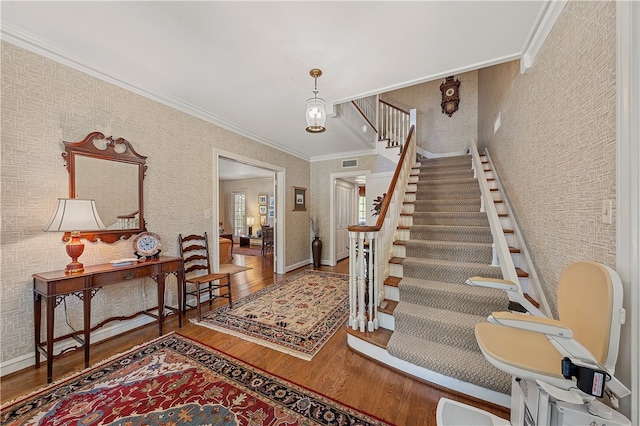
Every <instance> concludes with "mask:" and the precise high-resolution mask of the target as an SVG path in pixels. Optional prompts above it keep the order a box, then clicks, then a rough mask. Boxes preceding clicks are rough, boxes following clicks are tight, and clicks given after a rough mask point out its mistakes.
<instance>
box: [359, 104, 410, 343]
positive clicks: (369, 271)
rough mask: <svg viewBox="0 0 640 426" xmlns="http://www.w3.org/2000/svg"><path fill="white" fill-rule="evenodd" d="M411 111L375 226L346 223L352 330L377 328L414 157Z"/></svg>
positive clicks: (372, 329) (362, 330)
mask: <svg viewBox="0 0 640 426" xmlns="http://www.w3.org/2000/svg"><path fill="white" fill-rule="evenodd" d="M415 117H416V114H415V110H411V121H412V125H411V127H410V129H409V131H408V134H407V139H406V140H405V141H404V143H403V146H404V147H405V149H404V150H402V154H401V156H400V160H399V161H398V165H397V166H396V171H395V173H394V175H393V178H392V179H391V182H390V184H389V189H388V190H387V192H386V193H385V196H384V199H383V201H382V205H381V207H380V214H379V215H378V219H377V221H376V223H375V225H370V226H362V225H352V226H349V325H350V326H351V328H353V329H354V330H358V329H359V330H360V331H361V332H364V331H374V330H376V329H377V328H378V327H379V325H380V324H379V321H378V306H379V305H380V303H381V302H382V301H383V300H384V290H383V283H384V280H385V279H386V278H387V277H388V275H389V259H390V257H391V256H392V253H393V241H394V239H395V236H396V232H397V229H398V222H399V220H400V213H401V210H402V203H403V201H404V197H405V190H406V187H407V184H408V182H409V178H410V175H411V169H412V167H413V165H414V163H415V160H416V138H415Z"/></svg>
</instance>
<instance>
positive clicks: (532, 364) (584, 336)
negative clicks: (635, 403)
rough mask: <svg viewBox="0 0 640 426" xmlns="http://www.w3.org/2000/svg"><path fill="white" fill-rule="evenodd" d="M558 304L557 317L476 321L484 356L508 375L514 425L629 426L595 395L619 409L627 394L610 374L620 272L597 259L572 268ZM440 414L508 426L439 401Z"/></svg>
mask: <svg viewBox="0 0 640 426" xmlns="http://www.w3.org/2000/svg"><path fill="white" fill-rule="evenodd" d="M467 284H469V285H475V286H483V287H494V288H496V287H497V288H505V286H508V284H512V283H510V282H508V281H504V280H495V279H489V278H481V277H472V278H469V279H468V280H467ZM514 287H515V286H514ZM557 305H558V315H559V320H554V319H550V318H546V317H539V316H533V315H528V314H523V313H512V312H494V313H493V314H492V315H491V316H489V318H488V321H489V322H486V323H480V324H477V325H476V328H475V334H476V340H477V341H478V345H479V347H480V349H481V351H482V353H483V354H484V356H485V358H486V359H487V360H488V361H489V362H490V363H491V364H492V365H494V366H495V367H496V368H499V369H500V370H502V371H505V372H507V373H509V374H511V375H512V376H513V379H512V389H511V424H512V425H598V426H600V425H604V424H606V425H608V426H614V425H615V426H617V425H630V424H631V422H630V421H629V420H628V419H627V418H626V417H624V416H623V415H621V414H620V413H618V412H617V411H615V410H613V409H612V408H610V407H609V406H608V405H605V404H604V403H602V402H601V401H599V400H598V399H597V398H600V397H603V396H604V395H605V394H606V395H607V396H608V397H609V400H610V401H611V404H612V405H613V406H614V407H617V398H623V397H625V396H627V395H629V393H630V391H629V389H627V388H626V387H625V386H624V385H623V384H622V383H621V382H620V381H619V380H617V379H616V378H615V377H614V376H613V374H614V371H615V363H616V360H617V357H618V344H619V339H620V326H621V324H623V323H624V317H625V311H624V308H623V307H622V283H621V282H620V278H619V277H618V274H617V273H616V272H615V271H614V270H613V269H611V268H609V267H607V266H604V265H601V264H599V263H595V262H576V263H573V264H571V265H569V266H568V267H567V268H566V269H565V270H564V271H563V272H562V274H561V276H560V282H559V283H558V298H557ZM465 410H466V411H465ZM437 411H438V413H437V417H438V418H437V420H438V424H442V425H444V424H464V422H465V421H468V420H470V421H472V422H474V423H478V420H479V419H481V417H479V416H482V415H483V414H484V415H485V417H484V420H482V421H483V423H482V424H488V425H492V424H494V425H497V424H507V425H508V424H509V423H507V422H506V421H505V420H504V419H500V418H498V417H496V416H493V415H491V414H489V413H486V412H482V411H481V410H477V409H475V408H473V407H468V406H464V405H462V404H459V403H456V402H454V401H450V400H446V399H444V398H443V399H442V400H441V401H440V402H439V403H438V410H437ZM465 419H466V420H465ZM490 420H491V421H490ZM484 422H486V423H484Z"/></svg>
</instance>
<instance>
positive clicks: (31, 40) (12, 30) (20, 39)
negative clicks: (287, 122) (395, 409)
mask: <svg viewBox="0 0 640 426" xmlns="http://www.w3.org/2000/svg"><path fill="white" fill-rule="evenodd" d="M0 40H2V41H6V42H7V43H11V44H13V45H15V46H18V47H21V48H23V49H26V50H28V51H30V52H33V53H35V54H37V55H40V56H43V57H45V58H47V59H50V60H52V61H54V62H57V63H60V64H63V65H66V66H69V67H71V68H73V69H76V70H78V71H81V72H83V73H85V74H88V75H90V76H92V77H95V78H97V79H100V80H102V81H106V82H107V83H111V84H113V85H115V86H118V87H121V88H123V89H125V90H128V91H130V92H133V93H135V94H137V95H140V96H143V97H145V98H147V99H151V100H154V101H156V102H159V103H161V104H163V105H166V106H168V107H171V108H173V109H176V110H178V111H181V112H184V113H185V114H189V115H191V116H193V117H196V118H199V119H201V120H204V121H206V122H208V123H211V124H214V125H216V126H218V127H222V128H223V129H226V130H229V131H231V132H234V133H237V134H239V135H241V136H244V137H246V138H248V139H251V140H253V141H255V142H259V143H261V144H263V145H267V146H270V147H271V148H274V149H277V150H279V151H282V152H285V153H287V154H291V155H293V156H295V157H298V158H301V159H303V160H306V161H309V160H310V157H309V156H307V155H304V154H302V153H300V152H298V151H295V150H292V149H289V148H286V147H283V146H282V145H279V144H277V143H275V142H273V141H272V140H270V139H267V138H264V137H262V136H260V135H257V134H255V133H253V132H251V131H249V130H247V129H245V128H243V127H240V126H237V125H235V124H233V123H231V122H229V121H227V120H225V119H223V118H221V117H218V116H217V115H215V114H211V113H209V112H207V111H204V110H203V109H201V108H198V107H196V106H194V105H191V104H189V103H187V102H184V101H182V100H180V99H178V98H176V97H173V96H170V95H167V94H165V93H161V92H158V91H153V90H148V89H145V88H144V87H142V86H137V85H132V84H130V83H127V82H125V81H124V80H122V79H120V78H118V77H117V72H115V71H113V70H109V69H106V68H105V67H103V66H99V65H97V64H95V63H91V61H89V60H88V59H87V58H85V57H82V56H80V55H77V54H75V53H73V52H71V51H69V50H67V49H64V48H63V47H60V46H58V45H56V44H53V43H50V42H48V41H46V40H44V39H42V38H40V37H37V36H35V35H33V34H31V33H28V32H26V31H22V30H20V29H19V28H17V27H15V26H14V25H11V24H9V23H6V22H4V21H2V22H1V24H0Z"/></svg>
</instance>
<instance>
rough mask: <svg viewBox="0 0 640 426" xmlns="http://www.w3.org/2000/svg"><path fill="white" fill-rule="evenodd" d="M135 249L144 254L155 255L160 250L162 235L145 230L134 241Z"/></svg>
mask: <svg viewBox="0 0 640 426" xmlns="http://www.w3.org/2000/svg"><path fill="white" fill-rule="evenodd" d="M133 249H134V250H135V251H136V252H138V253H139V254H142V255H144V256H153V255H155V254H157V253H158V252H159V251H160V237H158V236H157V235H156V234H154V233H153V232H143V233H141V234H139V235H138V236H137V237H136V239H135V240H134V241H133Z"/></svg>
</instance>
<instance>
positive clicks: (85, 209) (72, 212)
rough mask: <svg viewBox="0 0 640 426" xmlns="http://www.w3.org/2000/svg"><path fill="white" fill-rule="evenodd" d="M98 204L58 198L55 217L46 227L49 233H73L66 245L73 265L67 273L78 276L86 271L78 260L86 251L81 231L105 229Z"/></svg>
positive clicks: (69, 265)
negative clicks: (77, 274)
mask: <svg viewBox="0 0 640 426" xmlns="http://www.w3.org/2000/svg"><path fill="white" fill-rule="evenodd" d="M105 228H106V227H105V226H104V224H103V223H102V220H101V219H100V216H99V215H98V210H97V209H96V202H95V201H94V200H82V199H78V198H58V205H57V206H56V210H55V212H54V213H53V217H52V218H51V219H50V220H49V223H47V225H46V226H45V227H44V230H45V231H49V232H71V240H69V242H68V243H67V245H66V249H67V254H68V255H69V257H71V263H69V264H68V265H67V267H66V268H65V273H67V274H76V273H80V272H83V271H84V265H83V264H82V263H80V262H78V258H79V257H80V256H81V255H82V252H83V251H84V243H83V242H82V241H80V231H96V230H100V229H105Z"/></svg>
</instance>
